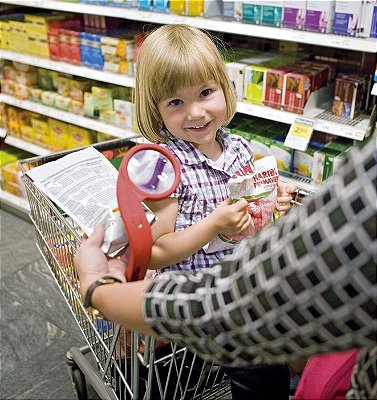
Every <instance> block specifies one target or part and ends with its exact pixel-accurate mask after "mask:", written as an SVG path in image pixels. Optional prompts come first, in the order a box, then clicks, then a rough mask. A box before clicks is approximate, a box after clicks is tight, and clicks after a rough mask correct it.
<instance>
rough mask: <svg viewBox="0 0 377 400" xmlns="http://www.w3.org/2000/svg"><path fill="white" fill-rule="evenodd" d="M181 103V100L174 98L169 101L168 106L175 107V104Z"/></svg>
mask: <svg viewBox="0 0 377 400" xmlns="http://www.w3.org/2000/svg"><path fill="white" fill-rule="evenodd" d="M181 103H182V100H179V99H174V100H171V101H169V106H173V107H175V106H178V105H180V104H181Z"/></svg>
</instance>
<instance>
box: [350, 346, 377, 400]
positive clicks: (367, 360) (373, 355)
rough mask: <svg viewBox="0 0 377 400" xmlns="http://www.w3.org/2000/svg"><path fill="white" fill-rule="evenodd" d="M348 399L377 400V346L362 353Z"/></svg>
mask: <svg viewBox="0 0 377 400" xmlns="http://www.w3.org/2000/svg"><path fill="white" fill-rule="evenodd" d="M346 399H347V400H371V399H377V346H374V347H371V348H364V349H362V350H361V351H360V354H359V356H358V358H357V362H356V365H355V368H354V370H353V372H352V376H351V387H350V389H349V390H348V392H347V395H346Z"/></svg>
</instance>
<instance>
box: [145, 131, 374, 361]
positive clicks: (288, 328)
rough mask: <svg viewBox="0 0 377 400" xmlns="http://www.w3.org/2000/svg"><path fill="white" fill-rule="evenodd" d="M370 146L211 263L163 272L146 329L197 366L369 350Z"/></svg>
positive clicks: (151, 296) (149, 298)
mask: <svg viewBox="0 0 377 400" xmlns="http://www.w3.org/2000/svg"><path fill="white" fill-rule="evenodd" d="M375 151H376V143H375V139H374V138H373V139H372V140H369V141H368V143H367V144H366V145H364V146H363V147H361V148H359V147H355V148H354V149H353V150H352V151H351V152H350V153H349V160H348V161H347V163H346V164H345V165H344V167H343V169H342V171H341V173H340V174H337V175H335V176H333V177H331V178H330V179H329V180H328V181H327V183H326V184H324V185H323V187H322V188H321V190H320V191H319V192H318V193H317V194H316V195H315V196H314V197H312V198H310V199H309V200H308V201H307V203H306V206H304V207H295V208H294V209H292V210H291V211H290V212H289V213H288V215H287V216H286V217H284V218H282V219H281V220H280V221H278V223H277V224H276V225H275V226H273V227H271V228H269V229H268V230H266V231H264V232H262V233H261V234H260V235H259V236H258V237H257V238H251V239H248V240H244V241H243V242H242V243H241V244H240V245H239V246H238V247H237V248H236V250H235V252H234V253H233V254H232V255H230V256H227V257H226V258H225V259H224V261H223V262H222V263H221V265H216V266H215V267H213V268H211V269H207V270H205V271H203V272H200V273H198V274H196V275H195V276H193V275H191V274H184V273H174V272H167V273H164V274H162V275H161V276H160V277H159V279H158V280H156V281H155V282H154V283H153V284H152V285H151V286H150V287H149V289H148V291H147V293H146V294H145V298H144V305H143V306H144V316H145V319H146V321H147V323H148V324H149V325H150V326H151V327H152V328H153V329H154V330H155V331H156V332H157V333H158V334H159V335H161V336H164V337H165V338H168V339H170V340H172V341H177V342H179V343H181V344H184V345H187V346H188V347H189V348H190V350H192V351H194V352H197V353H199V355H200V356H201V357H203V358H204V359H210V360H212V361H215V362H219V363H227V364H228V363H229V364H232V365H240V364H248V363H250V362H289V361H290V360H293V359H295V358H297V356H309V355H312V354H316V353H321V352H331V351H336V350H340V349H347V348H353V347H358V348H359V347H363V346H371V345H373V344H375V343H376V331H377V322H376V318H375V312H376V303H377V290H376V289H377V286H376V259H377V240H376V174H377V167H376V160H375Z"/></svg>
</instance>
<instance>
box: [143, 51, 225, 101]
mask: <svg viewBox="0 0 377 400" xmlns="http://www.w3.org/2000/svg"><path fill="white" fill-rule="evenodd" d="M164 61H165V62H163V63H162V65H161V66H160V67H159V68H158V71H159V72H158V73H159V76H156V85H153V87H152V88H151V90H152V91H153V92H154V93H151V95H152V98H153V100H154V101H155V104H156V105H157V104H158V103H159V102H160V101H161V100H163V99H166V98H170V97H173V96H174V94H175V93H176V92H177V90H180V89H185V88H188V87H192V86H199V85H203V84H206V83H209V82H215V83H216V84H219V85H221V84H222V82H223V80H224V76H223V74H221V73H219V72H221V69H222V68H223V67H222V65H220V68H219V65H218V60H216V59H214V58H213V57H211V56H210V55H208V54H206V55H205V56H204V55H203V54H202V52H201V51H200V50H199V49H194V51H191V52H190V54H189V55H188V54H179V55H177V57H171V56H170V57H168V59H166V60H164ZM219 70H220V71H219ZM156 73H157V71H156ZM157 82H158V85H157Z"/></svg>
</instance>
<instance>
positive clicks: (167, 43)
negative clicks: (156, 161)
mask: <svg viewBox="0 0 377 400" xmlns="http://www.w3.org/2000/svg"><path fill="white" fill-rule="evenodd" d="M210 81H214V82H215V83H217V84H219V85H220V86H221V88H222V90H223V92H224V96H225V101H226V118H225V121H224V125H227V124H228V123H229V122H230V121H231V119H232V118H233V116H234V114H235V112H236V106H237V101H236V96H235V91H234V88H233V84H232V82H231V81H230V80H229V77H228V75H227V72H226V68H225V64H224V61H223V59H222V57H221V55H220V52H219V50H218V49H217V47H216V45H215V43H214V42H213V41H212V39H211V38H210V37H209V35H208V34H206V33H205V32H203V31H201V30H199V29H196V28H193V27H191V26H189V25H183V24H182V25H163V26H161V27H160V28H158V29H156V30H154V31H153V32H152V33H150V34H149V35H148V36H147V37H146V39H145V40H144V42H143V44H142V45H141V48H140V52H139V54H138V59H137V63H136V83H135V91H134V102H135V106H136V119H137V124H138V126H139V129H140V131H141V133H142V135H143V136H144V137H145V138H146V139H148V140H149V141H151V142H159V141H166V140H167V139H166V137H164V136H161V135H160V134H159V132H160V129H161V126H162V123H163V121H162V118H161V116H160V113H159V111H158V108H157V106H158V103H159V102H160V101H161V100H163V99H166V98H169V97H172V96H173V95H174V93H175V92H176V91H177V90H179V89H182V88H186V87H190V86H197V85H201V84H203V82H210Z"/></svg>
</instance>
